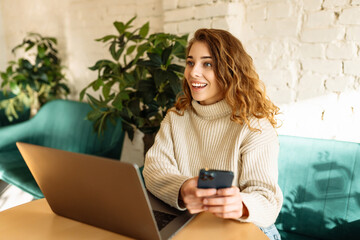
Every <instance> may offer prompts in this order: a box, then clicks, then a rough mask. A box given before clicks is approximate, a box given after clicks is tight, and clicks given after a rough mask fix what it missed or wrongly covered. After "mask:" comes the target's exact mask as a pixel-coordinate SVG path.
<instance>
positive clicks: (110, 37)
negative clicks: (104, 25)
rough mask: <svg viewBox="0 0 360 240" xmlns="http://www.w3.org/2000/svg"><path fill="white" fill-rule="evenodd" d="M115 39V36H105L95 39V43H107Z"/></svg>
mask: <svg viewBox="0 0 360 240" xmlns="http://www.w3.org/2000/svg"><path fill="white" fill-rule="evenodd" d="M115 38H117V36H116V35H106V36H105V37H102V38H98V39H95V41H98V42H107V41H109V40H110V39H115Z"/></svg>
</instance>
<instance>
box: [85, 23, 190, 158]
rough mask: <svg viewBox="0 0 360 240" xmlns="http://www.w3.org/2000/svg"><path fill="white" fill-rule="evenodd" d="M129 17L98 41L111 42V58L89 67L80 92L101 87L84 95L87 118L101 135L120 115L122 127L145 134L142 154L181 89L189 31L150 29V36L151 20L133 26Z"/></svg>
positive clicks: (152, 139) (129, 134)
mask: <svg viewBox="0 0 360 240" xmlns="http://www.w3.org/2000/svg"><path fill="white" fill-rule="evenodd" d="M134 19H135V17H134V18H132V19H131V20H129V21H128V22H126V23H123V22H114V26H115V28H116V30H117V34H116V35H107V36H104V37H102V38H100V39H97V40H96V41H100V42H104V43H108V44H109V52H110V54H111V58H112V59H111V60H107V59H102V60H99V61H97V62H96V63H95V65H94V66H92V67H90V69H91V70H93V71H97V72H98V77H97V79H96V80H94V81H92V82H91V83H90V84H89V85H88V86H87V87H86V88H85V89H83V90H82V91H81V93H80V99H81V100H82V99H83V98H84V95H85V93H86V90H87V89H88V88H92V89H93V90H94V91H100V93H99V97H95V96H92V95H90V94H87V96H88V99H89V101H90V104H91V106H92V108H93V110H92V111H91V112H89V114H88V119H89V120H91V121H93V122H94V128H95V130H96V131H98V132H99V133H101V132H102V130H104V128H105V126H106V124H105V123H106V121H108V120H109V121H112V122H114V120H115V119H117V118H121V119H122V122H123V128H124V131H126V133H127V134H128V136H129V138H130V139H131V140H132V139H133V137H134V131H135V130H136V129H139V130H140V131H141V132H143V133H144V138H143V140H144V153H146V151H147V149H148V148H149V147H150V146H151V145H152V143H153V141H154V136H155V134H156V132H157V131H158V130H159V127H160V122H161V120H162V119H163V118H164V116H165V114H166V112H167V110H168V109H169V108H171V107H172V106H173V104H174V102H175V99H176V96H177V94H178V93H179V92H180V91H181V79H182V77H183V71H184V67H183V66H182V65H180V64H179V61H181V60H183V59H185V47H186V44H187V35H183V36H176V35H173V34H167V33H154V34H151V35H150V36H148V32H149V22H147V23H145V24H144V25H143V26H142V27H140V28H136V29H134V30H132V26H131V23H132V22H133V20H134Z"/></svg>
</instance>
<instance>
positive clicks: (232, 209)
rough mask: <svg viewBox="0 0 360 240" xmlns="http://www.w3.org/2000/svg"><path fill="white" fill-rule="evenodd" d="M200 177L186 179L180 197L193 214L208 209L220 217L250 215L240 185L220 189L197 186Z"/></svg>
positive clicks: (235, 217)
mask: <svg viewBox="0 0 360 240" xmlns="http://www.w3.org/2000/svg"><path fill="white" fill-rule="evenodd" d="M197 181H198V177H194V178H190V179H188V180H186V181H185V182H184V183H183V185H182V186H181V189H180V198H181V200H182V201H183V202H184V204H185V207H186V208H187V209H188V211H189V212H190V213H191V214H195V213H199V212H203V211H208V212H211V213H213V214H214V215H215V216H217V217H220V218H231V219H238V218H240V217H247V216H249V213H248V210H247V208H246V206H245V205H244V204H243V201H242V198H241V195H240V190H239V188H238V187H235V186H233V187H231V188H224V189H218V190H216V189H215V188H210V189H200V188H197Z"/></svg>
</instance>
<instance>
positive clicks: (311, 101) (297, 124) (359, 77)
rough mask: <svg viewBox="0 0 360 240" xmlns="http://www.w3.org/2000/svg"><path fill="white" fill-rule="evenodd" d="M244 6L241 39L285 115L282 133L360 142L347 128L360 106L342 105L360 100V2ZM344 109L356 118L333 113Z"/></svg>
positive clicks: (252, 1)
mask: <svg viewBox="0 0 360 240" xmlns="http://www.w3.org/2000/svg"><path fill="white" fill-rule="evenodd" d="M244 3H245V9H246V18H245V20H244V24H243V28H244V31H243V33H242V36H243V38H242V39H241V40H242V41H243V43H244V45H245V47H246V49H247V50H248V52H249V53H250V55H251V56H253V57H254V63H255V66H256V68H257V70H258V72H259V75H260V76H261V78H262V79H263V80H264V82H265V84H266V86H267V89H268V93H269V95H270V98H271V99H272V100H273V101H275V103H277V104H278V105H279V106H280V108H281V111H282V112H283V114H282V116H281V117H282V118H283V120H284V122H283V126H282V127H281V128H280V129H279V133H280V134H292V135H299V136H305V137H306V136H307V137H319V138H335V139H342V140H350V141H357V142H360V136H358V134H354V132H353V131H351V130H350V131H349V129H351V128H350V127H343V125H342V122H347V123H350V122H359V121H360V116H359V115H360V112H356V111H359V110H356V109H357V108H355V107H354V106H359V107H360V104H359V103H358V102H356V101H341V102H340V99H345V98H346V99H348V98H347V97H346V96H347V95H348V94H350V92H351V96H352V97H353V96H354V92H355V95H356V94H357V96H358V97H357V99H358V101H359V98H360V54H359V53H360V24H359V21H360V17H359V16H360V13H359V8H360V1H359V0H299V1H285V0H277V1H256V0H245V1H244ZM280 9H281V10H280ZM282 23H283V24H284V25H283V26H281V24H282ZM285 72H287V73H288V74H283V73H285ZM281 79H283V80H281ZM328 96H329V97H328ZM343 109H353V110H352V111H354V112H355V114H347V115H346V116H347V117H349V118H350V119H348V120H346V121H345V120H344V119H343V118H342V120H341V121H339V118H336V114H333V113H334V112H337V111H338V112H341V111H343ZM323 113H324V114H323ZM309 126H312V127H309ZM352 127H353V128H356V126H352ZM358 129H359V128H358ZM341 131H347V132H341Z"/></svg>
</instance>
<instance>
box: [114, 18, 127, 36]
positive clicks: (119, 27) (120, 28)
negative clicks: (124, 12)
mask: <svg viewBox="0 0 360 240" xmlns="http://www.w3.org/2000/svg"><path fill="white" fill-rule="evenodd" d="M114 26H115V28H116V30H117V31H118V32H119V33H120V34H123V33H124V32H125V24H124V23H122V22H117V21H116V22H114Z"/></svg>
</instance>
